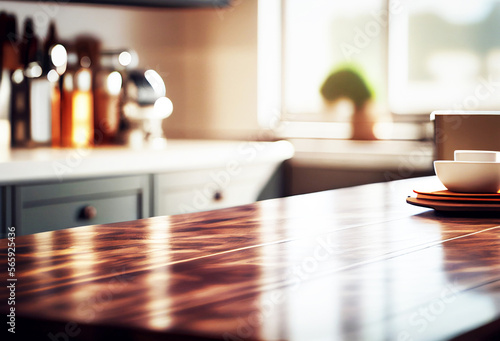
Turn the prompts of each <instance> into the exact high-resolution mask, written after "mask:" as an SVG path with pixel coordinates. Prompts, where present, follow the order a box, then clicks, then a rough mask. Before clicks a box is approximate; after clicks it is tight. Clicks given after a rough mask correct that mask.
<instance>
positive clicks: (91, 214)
mask: <svg viewBox="0 0 500 341" xmlns="http://www.w3.org/2000/svg"><path fill="white" fill-rule="evenodd" d="M96 216H97V209H96V208H95V207H94V206H92V205H87V206H85V207H84V208H82V213H81V217H82V219H86V220H90V219H94V218H95V217H96Z"/></svg>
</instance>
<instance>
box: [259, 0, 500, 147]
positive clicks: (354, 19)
mask: <svg viewBox="0 0 500 341" xmlns="http://www.w3.org/2000/svg"><path fill="white" fill-rule="evenodd" d="M499 32H500V0H481V1H474V2H460V3H458V2H456V1H454V2H453V1H452V0H419V1H409V0H351V1H347V2H346V1H332V0H308V1H303V0H260V1H259V72H260V74H259V120H260V122H261V123H263V124H264V125H267V126H268V127H269V126H272V125H273V124H275V123H276V121H277V120H276V117H278V116H279V120H280V122H281V123H282V125H281V127H282V131H285V132H284V135H287V136H294V137H329V138H350V137H353V134H355V132H354V130H356V127H359V126H362V125H364V124H365V125H366V124H367V123H368V127H367V129H368V130H373V131H374V136H373V138H389V139H392V138H406V137H409V138H422V129H421V127H418V126H416V125H415V124H413V122H415V121H418V122H428V121H429V114H430V112H432V111H433V110H438V109H465V110H495V109H499V108H500V96H498V94H497V95H495V91H497V89H498V88H499V86H500V34H499ZM339 84H343V85H344V87H343V88H339ZM361 109H363V114H359V112H360V111H362V110H361ZM356 117H358V119H356ZM408 121H409V122H412V124H408V123H401V122H408ZM352 122H354V123H352ZM351 123H352V124H351ZM370 124H371V125H370ZM405 124H406V126H405ZM396 125H397V127H396ZM365 128H366V127H365ZM423 131H424V134H423V135H426V136H427V137H429V130H428V129H427V130H425V129H424V130H423Z"/></svg>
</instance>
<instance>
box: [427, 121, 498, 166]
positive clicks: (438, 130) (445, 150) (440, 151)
mask: <svg viewBox="0 0 500 341" xmlns="http://www.w3.org/2000/svg"><path fill="white" fill-rule="evenodd" d="M431 120H433V121H434V140H435V148H436V149H435V158H436V159H437V160H453V159H454V151H455V150H494V151H500V138H499V136H500V111H434V112H433V113H432V114H431Z"/></svg>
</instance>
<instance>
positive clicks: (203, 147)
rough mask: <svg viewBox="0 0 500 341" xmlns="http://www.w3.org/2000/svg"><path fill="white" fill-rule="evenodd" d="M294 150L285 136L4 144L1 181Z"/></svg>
mask: <svg viewBox="0 0 500 341" xmlns="http://www.w3.org/2000/svg"><path fill="white" fill-rule="evenodd" d="M293 154H294V148H293V146H292V144H291V143H289V142H286V141H278V142H254V141H214V140H169V141H168V143H167V147H166V148H165V149H163V150H150V149H141V150H134V149H130V148H126V147H98V148H93V149H61V148H33V149H6V150H3V151H0V184H12V183H21V182H31V181H39V180H44V181H62V180H63V179H78V178H88V177H101V176H119V175H128V174H150V173H159V172H174V171H183V170H193V169H208V168H212V167H221V166H222V167H224V166H228V165H230V164H234V163H237V164H238V165H245V164H259V163H280V162H282V161H284V160H286V159H289V158H291V157H292V156H293Z"/></svg>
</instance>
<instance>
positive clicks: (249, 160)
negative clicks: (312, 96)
mask: <svg viewBox="0 0 500 341" xmlns="http://www.w3.org/2000/svg"><path fill="white" fill-rule="evenodd" d="M292 155H293V148H292V147H291V144H289V143H287V142H284V141H278V142H240V141H192V140H186V141H169V145H168V147H167V149H165V150H160V151H156V150H130V149H126V148H120V147H114V148H95V149H91V150H71V149H51V148H37V149H20V150H12V151H10V152H9V154H8V155H0V227H1V233H2V236H5V231H6V228H7V227H8V226H15V227H16V230H17V231H18V235H23V234H32V233H38V232H43V231H50V230H56V229H62V228H68V227H74V226H81V225H94V224H103V223H111V222H119V221H127V220H135V219H140V218H146V217H149V216H155V215H172V214H180V213H188V212H196V211H206V210H212V209H218V208H223V207H229V206H236V205H242V204H248V203H252V202H254V201H256V200H260V199H268V198H273V197H278V196H281V194H282V191H281V190H282V187H281V184H280V180H281V178H280V174H281V173H280V171H281V169H282V168H281V165H282V163H283V161H284V160H286V159H289V158H291V157H292Z"/></svg>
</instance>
